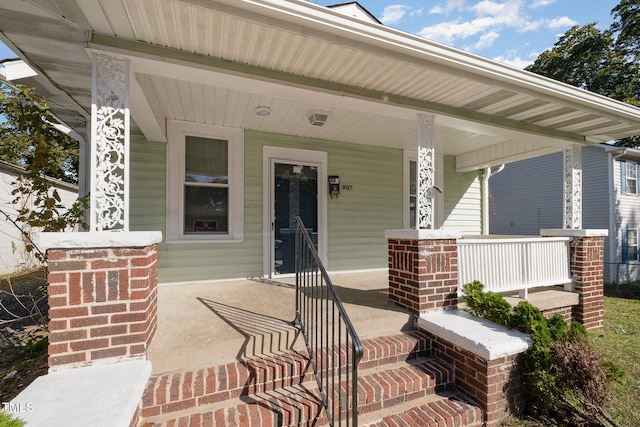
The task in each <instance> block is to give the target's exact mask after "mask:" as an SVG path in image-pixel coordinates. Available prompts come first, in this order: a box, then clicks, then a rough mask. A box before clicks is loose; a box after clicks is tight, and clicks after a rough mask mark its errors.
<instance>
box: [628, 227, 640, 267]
mask: <svg viewBox="0 0 640 427" xmlns="http://www.w3.org/2000/svg"><path fill="white" fill-rule="evenodd" d="M627 256H628V259H629V261H637V260H638V230H627Z"/></svg>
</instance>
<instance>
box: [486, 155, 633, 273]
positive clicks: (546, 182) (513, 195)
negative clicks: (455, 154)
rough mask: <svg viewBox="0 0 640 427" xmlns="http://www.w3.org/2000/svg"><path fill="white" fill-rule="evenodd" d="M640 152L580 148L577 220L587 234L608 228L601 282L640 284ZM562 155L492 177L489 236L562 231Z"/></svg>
mask: <svg viewBox="0 0 640 427" xmlns="http://www.w3.org/2000/svg"><path fill="white" fill-rule="evenodd" d="M639 162H640V150H636V149H631V148H620V147H615V146H611V145H607V144H599V145H595V146H591V147H584V148H583V149H582V180H583V187H582V190H583V191H582V207H583V208H582V221H583V227H584V228H586V229H607V230H609V237H607V238H606V239H605V248H604V261H605V271H604V280H605V282H607V283H628V282H633V281H637V280H640V258H639V256H638V229H639V228H640V192H639V191H638V185H637V177H638V168H639V166H638V163H639ZM562 170H563V169H562V153H554V154H549V155H546V156H543V157H538V158H534V159H529V160H523V161H520V162H515V163H511V164H508V165H506V166H505V168H504V170H503V171H501V172H500V173H498V174H495V175H494V176H492V177H491V179H490V181H489V183H490V187H489V188H490V190H489V191H490V194H491V196H490V227H489V228H490V232H491V234H506V235H514V234H516V235H538V234H539V233H540V229H545V228H561V227H562V210H563V207H562V197H563V189H562V183H563V176H562V173H563V172H562Z"/></svg>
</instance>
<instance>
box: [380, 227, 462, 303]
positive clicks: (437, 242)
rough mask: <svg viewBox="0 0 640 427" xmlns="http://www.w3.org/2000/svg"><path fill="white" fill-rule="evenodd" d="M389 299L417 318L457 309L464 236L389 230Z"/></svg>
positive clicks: (434, 231) (442, 232)
mask: <svg viewBox="0 0 640 427" xmlns="http://www.w3.org/2000/svg"><path fill="white" fill-rule="evenodd" d="M385 236H386V237H387V240H388V242H389V299H390V300H391V301H393V302H394V303H396V304H399V305H401V306H403V307H405V308H407V309H409V310H410V311H412V312H413V313H415V314H418V315H419V314H420V313H425V312H427V311H430V310H442V309H451V308H457V305H458V247H457V239H458V238H459V237H460V235H459V234H458V233H456V232H451V231H448V230H388V231H387V232H386V233H385Z"/></svg>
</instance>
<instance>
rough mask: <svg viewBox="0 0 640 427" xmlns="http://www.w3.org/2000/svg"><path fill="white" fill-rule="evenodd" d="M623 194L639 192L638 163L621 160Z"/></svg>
mask: <svg viewBox="0 0 640 427" xmlns="http://www.w3.org/2000/svg"><path fill="white" fill-rule="evenodd" d="M620 172H621V175H622V176H621V185H622V194H636V195H637V194H638V164H637V163H635V162H627V161H622V162H620Z"/></svg>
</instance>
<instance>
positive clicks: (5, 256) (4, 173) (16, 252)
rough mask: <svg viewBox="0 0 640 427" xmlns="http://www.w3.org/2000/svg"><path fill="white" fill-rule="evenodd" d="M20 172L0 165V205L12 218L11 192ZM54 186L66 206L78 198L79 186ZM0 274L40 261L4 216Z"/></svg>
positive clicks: (14, 213)
mask: <svg viewBox="0 0 640 427" xmlns="http://www.w3.org/2000/svg"><path fill="white" fill-rule="evenodd" d="M18 175H19V172H18V170H17V168H15V167H12V166H10V165H5V164H1V165H0V206H1V209H2V210H3V211H4V212H6V213H7V214H8V215H10V216H11V217H12V218H14V217H15V215H17V212H16V209H15V206H14V205H13V204H12V203H11V202H12V200H14V199H15V198H16V196H14V195H12V194H11V192H12V191H13V189H14V188H15V186H14V185H13V184H12V183H13V182H15V181H16V179H17V177H18ZM54 187H55V188H56V189H57V190H58V195H59V196H60V199H61V201H60V204H61V205H63V206H64V207H65V208H68V207H70V206H71V205H73V203H74V202H75V201H76V199H77V198H78V188H77V187H76V186H74V185H71V184H65V183H60V184H59V185H55V184H54ZM0 236H2V238H1V239H0V275H5V274H14V273H17V272H20V271H24V270H29V269H33V268H36V267H39V266H40V263H39V262H38V261H37V260H36V258H35V257H34V256H33V253H29V252H27V251H26V249H25V244H24V242H23V241H22V237H21V234H20V232H19V231H18V229H17V228H16V227H15V226H14V225H13V224H11V223H10V222H9V221H7V220H6V218H4V216H3V217H2V220H1V221H0Z"/></svg>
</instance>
